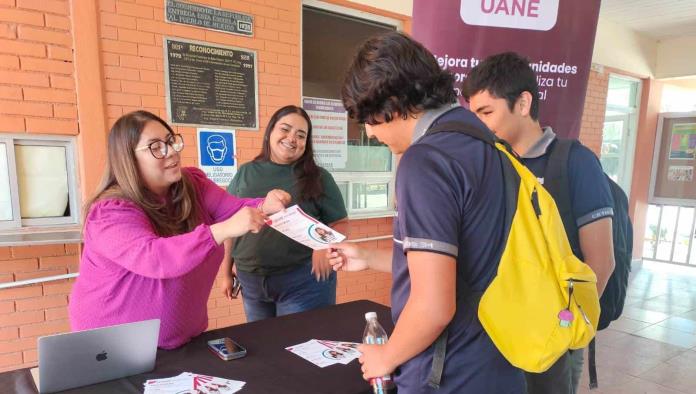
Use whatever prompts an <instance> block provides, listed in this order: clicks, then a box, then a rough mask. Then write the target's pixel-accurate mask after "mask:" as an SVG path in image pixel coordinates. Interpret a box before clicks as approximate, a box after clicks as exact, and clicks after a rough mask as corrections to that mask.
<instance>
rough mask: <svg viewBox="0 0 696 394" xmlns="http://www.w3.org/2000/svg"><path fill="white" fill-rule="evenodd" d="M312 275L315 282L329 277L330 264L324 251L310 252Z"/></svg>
mask: <svg viewBox="0 0 696 394" xmlns="http://www.w3.org/2000/svg"><path fill="white" fill-rule="evenodd" d="M312 273H313V274H314V277H315V278H316V279H317V282H319V281H324V280H327V279H329V275H331V264H329V259H328V257H327V255H326V251H324V250H315V251H313V252H312Z"/></svg>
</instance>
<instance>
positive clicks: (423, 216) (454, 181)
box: [392, 106, 525, 394]
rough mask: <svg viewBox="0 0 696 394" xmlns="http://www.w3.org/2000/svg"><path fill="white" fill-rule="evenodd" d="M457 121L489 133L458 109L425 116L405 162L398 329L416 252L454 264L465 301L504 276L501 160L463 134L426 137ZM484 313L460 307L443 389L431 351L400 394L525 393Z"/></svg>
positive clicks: (401, 381) (396, 288) (404, 372)
mask: <svg viewBox="0 0 696 394" xmlns="http://www.w3.org/2000/svg"><path fill="white" fill-rule="evenodd" d="M453 120H456V121H462V122H467V123H475V124H477V125H478V126H479V127H481V128H485V126H484V125H483V124H482V123H481V122H480V121H479V120H478V118H477V117H476V116H475V115H474V114H472V113H471V112H469V111H468V110H467V109H464V108H462V107H459V106H456V107H451V106H450V107H443V108H441V109H438V110H432V111H426V112H425V113H424V116H422V117H421V120H420V121H419V124H418V125H417V126H416V135H415V138H416V139H417V140H416V141H415V142H414V143H413V144H412V145H411V146H410V147H409V148H408V149H407V150H406V152H404V154H403V156H402V157H401V160H400V162H399V167H398V170H397V174H396V201H397V204H396V205H397V209H398V212H397V216H396V217H395V219H394V257H393V261H392V275H393V285H392V317H393V319H394V321H395V322H396V321H397V320H398V319H399V315H400V314H401V312H402V310H403V308H404V305H405V304H406V301H407V300H408V297H409V294H410V286H411V279H410V277H409V271H408V264H407V261H406V255H407V254H408V252H409V251H411V250H419V251H427V252H432V253H441V254H445V255H448V256H452V257H454V258H455V259H456V264H457V293H458V294H460V295H461V294H464V293H465V292H467V290H465V289H466V288H470V291H473V292H477V293H479V294H480V293H482V292H483V291H484V290H485V289H486V287H488V285H489V284H490V282H491V281H492V279H493V277H494V276H495V274H496V272H497V268H498V262H499V258H500V254H501V251H502V248H503V247H504V245H503V243H504V240H503V222H504V215H505V209H504V207H505V204H504V199H505V196H504V193H503V179H502V168H501V164H500V159H499V156H498V153H497V152H496V150H495V148H493V147H491V146H489V145H487V144H485V143H483V142H481V141H479V140H476V139H474V138H471V137H469V136H466V135H462V134H459V133H456V132H452V133H448V132H442V133H437V134H433V135H428V136H424V137H421V135H422V134H423V133H424V131H425V129H427V128H428V126H430V124H433V125H434V124H437V123H439V122H445V121H453ZM424 121H425V123H426V124H423V122H424ZM477 309H478V304H477V302H470V300H466V299H465V300H461V299H460V300H458V302H457V311H456V313H455V316H454V318H453V320H452V322H451V323H450V326H449V337H448V342H447V353H446V359H445V368H444V371H443V375H442V381H441V384H442V385H441V387H440V389H439V390H433V389H431V388H429V387H428V386H427V378H428V376H429V374H430V371H431V364H432V353H433V350H432V346H431V347H429V348H428V349H426V350H425V351H423V353H421V354H419V355H417V356H416V357H414V358H412V359H411V360H409V361H407V362H406V363H405V364H403V365H401V367H400V368H399V369H398V370H397V372H396V374H395V380H396V382H397V385H398V388H399V392H400V393H402V392H403V393H429V392H432V393H438V394H444V393H472V394H473V393H476V394H479V393H492V394H496V393H515V394H517V393H524V391H525V383H524V377H523V374H522V372H521V371H520V370H519V369H517V368H515V367H513V366H512V365H511V364H510V363H509V362H508V361H507V360H506V359H505V358H504V357H503V356H502V354H500V352H499V351H498V349H497V348H496V347H495V345H494V344H493V342H492V341H491V339H490V338H489V336H488V335H487V334H486V332H485V331H484V330H483V328H482V326H481V323H480V322H479V320H478V316H477ZM427 318H428V317H427V316H423V319H427ZM411 329H414V330H417V329H418V328H417V327H411ZM511 334H512V333H511Z"/></svg>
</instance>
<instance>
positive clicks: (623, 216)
mask: <svg viewBox="0 0 696 394" xmlns="http://www.w3.org/2000/svg"><path fill="white" fill-rule="evenodd" d="M579 143H580V142H578V141H576V140H564V139H557V140H556V141H555V143H554V144H553V146H552V151H551V153H550V155H549V159H548V162H547V164H546V171H545V173H544V187H545V188H546V190H548V191H549V193H551V196H553V198H554V201H555V202H556V205H557V206H558V211H559V213H560V214H561V218H562V219H563V227H565V230H566V233H567V235H568V240H569V241H570V244H571V247H572V248H573V253H574V254H575V255H576V256H577V257H578V258H579V259H581V260H583V256H582V252H581V250H580V240H579V236H578V228H577V225H576V221H575V217H574V215H573V210H572V202H571V200H570V180H569V178H568V157H569V153H570V149H571V147H572V146H573V145H574V144H579ZM606 178H607V182H609V188H610V190H611V195H612V198H613V200H614V206H613V209H614V217H613V219H612V236H613V241H614V264H615V265H614V272H613V273H612V274H611V276H610V277H609V280H608V281H607V286H606V288H605V289H604V293H603V294H602V297H601V298H600V300H599V302H600V306H601V308H602V312H601V314H600V316H599V324H598V326H597V329H598V330H603V329H605V328H607V327H609V324H610V323H611V322H612V321H614V320H616V319H618V318H619V317H620V316H621V312H623V307H624V302H625V301H626V291H627V288H628V275H629V273H630V272H631V259H632V258H631V256H632V250H633V226H632V224H631V219H630V218H629V216H628V197H626V193H625V192H624V191H623V189H621V186H619V185H618V184H617V183H616V182H614V181H613V180H612V179H611V178H609V176H607V177H606ZM594 348H595V343H594V340H593V341H592V342H591V343H590V346H589V354H588V359H589V367H590V388H595V387H597V373H596V367H595V360H594V353H595V351H594V350H595V349H594Z"/></svg>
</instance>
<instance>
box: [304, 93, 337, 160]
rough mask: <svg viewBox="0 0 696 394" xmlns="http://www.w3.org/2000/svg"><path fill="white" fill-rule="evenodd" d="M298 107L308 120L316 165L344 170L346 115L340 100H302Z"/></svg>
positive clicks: (314, 98) (315, 98)
mask: <svg viewBox="0 0 696 394" xmlns="http://www.w3.org/2000/svg"><path fill="white" fill-rule="evenodd" d="M302 107H303V108H304V109H305V111H307V114H308V115H309V118H310V119H311V120H312V146H313V148H314V159H315V160H316V161H317V164H318V165H320V166H321V167H324V168H326V169H327V170H332V169H343V168H346V161H347V160H348V145H347V143H348V141H347V140H348V113H347V112H346V110H345V108H343V103H342V102H341V100H331V99H324V98H317V97H303V98H302Z"/></svg>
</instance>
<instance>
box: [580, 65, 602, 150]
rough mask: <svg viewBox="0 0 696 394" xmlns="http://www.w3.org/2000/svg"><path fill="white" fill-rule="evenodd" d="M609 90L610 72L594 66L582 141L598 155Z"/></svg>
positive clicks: (581, 132) (581, 134)
mask: <svg viewBox="0 0 696 394" xmlns="http://www.w3.org/2000/svg"><path fill="white" fill-rule="evenodd" d="M608 90H609V73H608V72H606V71H605V70H604V69H603V68H602V67H595V66H593V67H592V71H590V78H589V81H588V83H587V94H586V95H585V108H584V110H583V113H582V126H581V129H580V141H581V142H582V143H583V145H585V146H587V147H588V148H590V149H591V150H592V151H593V152H594V153H595V154H596V155H597V156H599V155H600V152H601V148H602V132H603V131H602V130H603V129H604V112H605V110H606V106H607V91H608Z"/></svg>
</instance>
